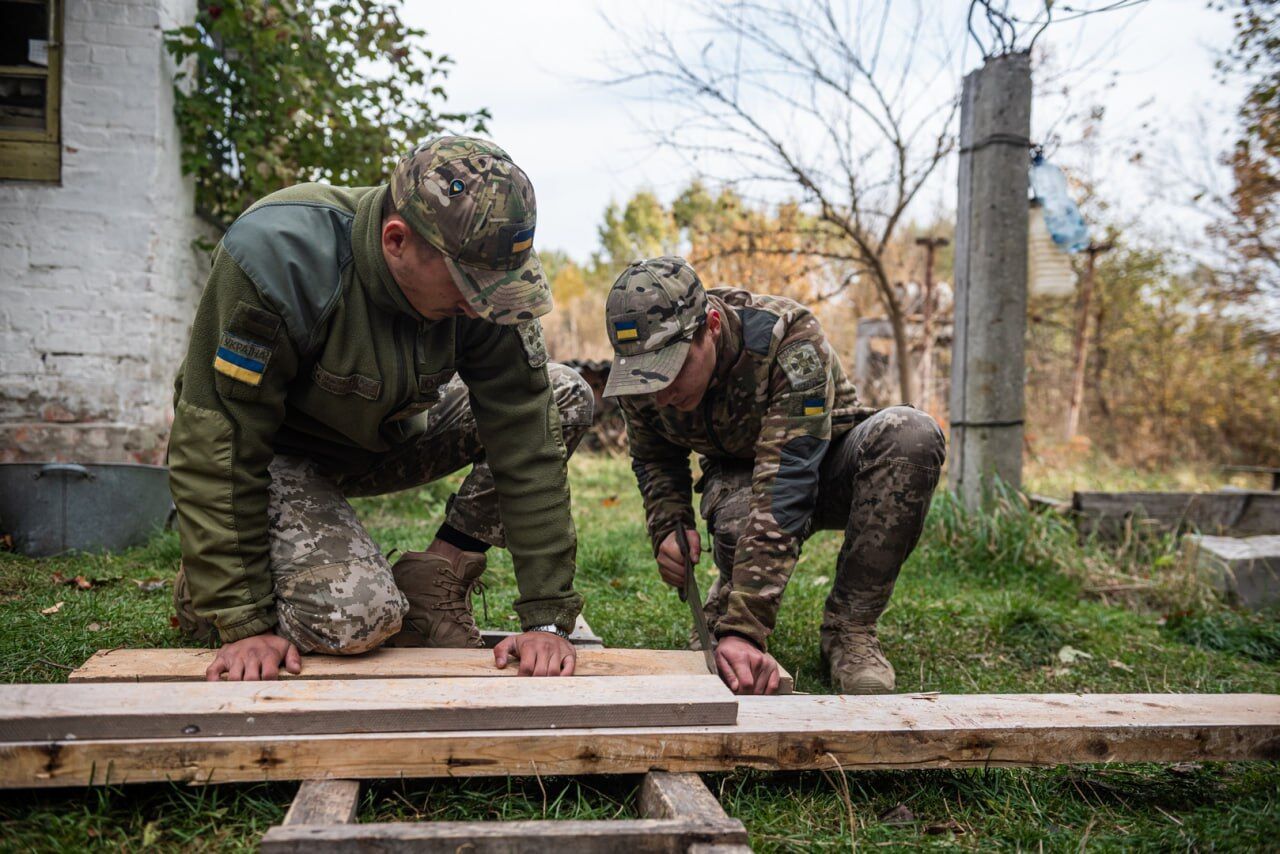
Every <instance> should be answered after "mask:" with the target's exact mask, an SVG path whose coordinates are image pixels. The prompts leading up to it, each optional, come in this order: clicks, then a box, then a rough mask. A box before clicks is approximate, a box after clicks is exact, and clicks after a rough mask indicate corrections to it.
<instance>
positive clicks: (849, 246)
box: [611, 0, 965, 401]
mask: <svg viewBox="0 0 1280 854" xmlns="http://www.w3.org/2000/svg"><path fill="white" fill-rule="evenodd" d="M855 5H856V8H854V6H855ZM901 5H902V4H899V6H901ZM865 6H866V7H867V8H864V4H862V3H857V4H850V3H848V2H842V0H800V2H797V0H790V2H787V0H739V2H723V0H720V1H719V2H717V0H696V2H695V3H694V11H695V13H696V14H697V16H698V17H699V18H700V19H701V21H702V22H703V23H704V25H705V28H704V29H701V30H699V31H698V32H696V33H692V32H690V31H688V30H683V31H681V32H679V33H674V32H670V31H662V30H651V31H649V32H647V33H636V32H635V31H634V30H632V29H626V28H623V27H621V26H615V30H617V31H618V33H619V35H620V36H622V37H623V40H624V42H625V43H626V44H627V45H629V53H628V56H627V58H626V59H625V60H624V61H623V63H622V64H621V65H620V66H619V67H618V69H617V71H618V76H617V78H616V79H615V80H613V81H611V82H613V83H616V84H623V83H636V82H638V81H643V82H647V83H648V84H649V86H650V88H649V92H648V95H647V97H648V98H650V99H651V100H653V101H654V102H655V103H656V104H658V105H659V112H660V113H661V115H662V119H661V122H660V126H659V127H657V128H656V131H657V133H658V134H659V137H660V139H661V141H662V142H663V143H665V144H667V145H670V146H672V147H673V148H675V149H676V150H678V151H681V152H683V153H685V154H686V155H688V156H690V157H691V158H692V159H693V160H694V161H695V163H696V164H697V166H698V168H699V170H700V171H704V173H710V172H711V171H712V170H719V171H721V172H722V173H723V174H719V175H716V174H709V175H708V177H710V178H712V179H713V180H719V181H721V182H724V183H727V184H732V185H734V186H738V187H745V188H751V187H756V188H759V189H762V190H763V189H765V188H768V187H770V186H772V187H774V188H775V194H776V188H779V187H780V188H781V189H782V193H783V194H787V195H792V196H798V197H799V199H800V200H801V202H802V204H804V205H805V206H806V207H807V208H809V209H811V211H812V214H813V219H814V221H815V226H814V232H813V234H812V235H810V240H809V242H808V246H807V251H808V252H809V253H810V254H812V255H813V256H814V257H816V258H822V259H825V260H826V261H827V262H828V263H831V264H836V265H844V266H845V267H847V268H848V270H849V273H848V274H846V275H843V276H837V277H836V279H837V280H838V281H841V282H843V283H844V285H843V286H844V287H847V286H848V285H849V284H851V283H852V282H854V281H856V280H858V279H864V280H866V281H869V282H870V283H871V284H872V285H873V287H874V289H875V292H876V294H877V296H878V298H879V301H880V304H881V305H882V306H883V308H884V312H885V314H886V316H887V317H888V319H889V322H890V324H891V326H892V328H893V335H894V346H895V349H896V352H897V359H896V361H897V365H898V385H899V391H900V393H901V396H902V399H903V400H904V401H912V400H914V398H915V389H914V382H913V371H912V364H911V347H910V341H909V338H908V329H907V320H906V316H905V311H904V307H903V305H902V295H901V294H900V293H899V292H898V291H897V290H895V288H894V286H893V282H892V281H891V279H890V273H889V271H888V270H887V267H886V263H885V255H886V251H887V250H888V249H889V247H890V243H891V241H892V240H893V239H894V236H895V234H896V233H897V230H898V229H899V227H900V226H901V225H902V223H903V220H904V216H905V215H906V212H907V210H908V208H909V207H910V206H911V205H912V203H913V202H915V201H916V200H917V197H918V196H919V194H920V191H921V189H922V188H923V187H924V186H925V184H926V182H927V181H928V180H929V178H930V176H931V175H932V174H933V173H934V171H935V170H936V169H937V168H938V165H939V164H940V163H941V162H942V161H943V160H944V159H945V158H946V157H947V156H948V154H949V153H950V152H951V151H952V149H953V147H954V145H955V138H954V135H953V123H954V119H955V116H956V111H957V108H958V98H957V93H956V81H957V80H958V79H959V74H958V73H956V60H957V58H958V57H957V56H956V51H958V50H959V49H961V47H962V46H963V45H964V43H965V39H964V38H963V37H962V35H961V34H960V33H954V34H948V33H944V32H942V31H941V30H939V29H938V28H939V27H940V26H941V18H942V16H941V15H938V14H937V13H936V11H929V12H926V9H925V7H924V6H923V5H922V4H921V3H919V2H917V3H915V4H914V5H913V6H912V7H911V8H910V9H909V10H907V11H905V12H903V11H902V10H901V9H898V8H895V6H894V3H893V2H892V0H882V2H880V3H878V4H876V3H868V4H865ZM694 35H697V36H705V38H699V39H698V41H701V42H703V43H702V44H698V43H696V42H695V41H694V40H693V39H692V38H691V36H694ZM922 66H927V67H922Z"/></svg>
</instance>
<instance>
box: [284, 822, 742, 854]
mask: <svg viewBox="0 0 1280 854" xmlns="http://www.w3.org/2000/svg"><path fill="white" fill-rule="evenodd" d="M719 841H729V842H735V843H739V844H740V843H745V842H746V841H747V832H746V830H745V829H744V828H743V826H742V823H741V822H738V821H733V820H731V819H730V820H727V821H702V820H698V819H687V818H686V819H648V818H642V819H622V820H616V821H501V822H498V821H478V822H468V821H430V822H422V823H415V822H388V823H369V824H334V825H329V826H327V827H317V826H305V825H298V826H292V825H284V826H280V827H273V828H271V830H269V831H267V835H266V836H264V837H263V838H262V846H261V850H262V851H263V852H264V854H328V852H355V851H379V852H406V854H408V853H409V852H413V854H457V852H459V851H465V852H468V854H471V852H475V854H600V852H619V851H625V852H627V854H683V853H684V852H685V851H688V850H689V848H690V846H691V845H696V844H699V843H708V842H719Z"/></svg>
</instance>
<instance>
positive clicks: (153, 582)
mask: <svg viewBox="0 0 1280 854" xmlns="http://www.w3.org/2000/svg"><path fill="white" fill-rule="evenodd" d="M133 583H134V584H136V585H138V589H139V590H141V591H142V592H143V593H153V592H155V591H156V590H161V589H163V588H164V586H165V585H167V584H168V583H169V582H168V581H167V580H166V579H164V578H135V579H133Z"/></svg>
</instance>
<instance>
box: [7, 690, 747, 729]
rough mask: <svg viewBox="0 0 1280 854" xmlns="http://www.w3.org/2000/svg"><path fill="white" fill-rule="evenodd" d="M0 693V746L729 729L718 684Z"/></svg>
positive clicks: (733, 712)
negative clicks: (131, 740)
mask: <svg viewBox="0 0 1280 854" xmlns="http://www.w3.org/2000/svg"><path fill="white" fill-rule="evenodd" d="M494 684H495V683H494V681H493V680H492V679H477V678H468V677H459V678H456V679H364V680H355V679H342V680H322V679H317V680H312V681H308V680H302V679H297V680H293V681H291V682H222V683H217V682H212V683H211V682H183V683H165V682H139V683H133V682H130V683H123V684H120V683H106V684H91V685H83V684H81V685H3V686H0V742H11V741H30V740H44V739H62V740H72V739H77V740H81V739H88V740H93V739H102V738H178V739H183V738H186V737H188V736H193V735H197V734H198V735H206V736H217V737H227V736H259V735H275V736H293V735H301V734H313V735H316V734H332V733H388V732H424V731H434V732H442V731H451V732H457V731H463V730H479V729H484V730H493V729H545V728H551V729H556V728H559V727H595V726H601V727H606V726H612V727H636V726H639V727H655V726H667V727H672V726H698V725H706V724H730V723H733V721H734V720H736V718H737V710H738V703H737V700H736V698H735V697H734V696H733V694H732V693H730V691H729V689H728V688H726V687H725V686H724V683H722V682H721V681H720V680H719V679H718V678H717V677H715V676H712V675H710V674H703V675H702V676H616V677H613V678H610V679H557V680H554V681H553V680H550V679H511V680H507V681H506V682H504V683H503V685H502V690H500V691H495V690H493V687H494Z"/></svg>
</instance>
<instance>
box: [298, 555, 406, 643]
mask: <svg viewBox="0 0 1280 854" xmlns="http://www.w3.org/2000/svg"><path fill="white" fill-rule="evenodd" d="M408 610H409V603H408V602H407V601H406V600H405V598H404V594H402V593H401V592H400V590H399V589H398V588H397V587H396V585H395V580H394V578H393V577H392V575H391V569H390V567H389V566H387V564H386V561H365V560H351V561H346V562H344V563H335V564H328V565H324V566H315V567H309V568H307V569H305V570H302V571H301V572H299V573H297V574H296V575H291V576H288V577H286V578H282V579H277V580H276V615H277V619H278V622H279V632H280V634H281V636H283V637H285V638H287V639H288V640H289V641H291V642H293V643H294V644H296V645H297V646H298V648H299V649H300V650H302V651H303V652H319V653H324V654H326V655H358V654H359V653H362V652H368V651H369V650H371V649H375V648H376V647H378V646H380V645H381V644H382V643H383V641H385V640H386V639H387V638H389V637H391V636H392V635H393V634H395V633H396V632H398V631H400V623H401V621H402V620H403V619H404V616H405V614H406V613H407V612H408Z"/></svg>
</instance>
